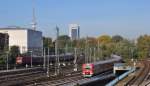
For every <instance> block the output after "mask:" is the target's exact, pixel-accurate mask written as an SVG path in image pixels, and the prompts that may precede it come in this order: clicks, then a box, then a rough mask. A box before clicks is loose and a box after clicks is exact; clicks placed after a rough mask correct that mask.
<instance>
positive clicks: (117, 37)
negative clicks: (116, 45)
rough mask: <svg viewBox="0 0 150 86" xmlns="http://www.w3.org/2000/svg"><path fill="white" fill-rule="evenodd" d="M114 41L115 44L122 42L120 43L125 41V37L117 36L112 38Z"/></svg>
mask: <svg viewBox="0 0 150 86" xmlns="http://www.w3.org/2000/svg"><path fill="white" fill-rule="evenodd" d="M112 41H113V42H120V41H123V37H122V36H120V35H115V36H113V37H112Z"/></svg>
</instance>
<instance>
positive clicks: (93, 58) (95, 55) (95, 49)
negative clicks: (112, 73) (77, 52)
mask: <svg viewBox="0 0 150 86" xmlns="http://www.w3.org/2000/svg"><path fill="white" fill-rule="evenodd" d="M93 53H94V58H93V59H94V62H95V59H96V55H95V53H96V49H95V47H94V52H93Z"/></svg>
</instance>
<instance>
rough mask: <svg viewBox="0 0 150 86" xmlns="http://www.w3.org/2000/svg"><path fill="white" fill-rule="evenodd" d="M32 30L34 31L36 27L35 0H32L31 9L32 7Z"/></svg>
mask: <svg viewBox="0 0 150 86" xmlns="http://www.w3.org/2000/svg"><path fill="white" fill-rule="evenodd" d="M32 17H33V19H32V28H33V30H36V25H37V22H36V16H35V0H33V7H32Z"/></svg>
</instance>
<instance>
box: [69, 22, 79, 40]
mask: <svg viewBox="0 0 150 86" xmlns="http://www.w3.org/2000/svg"><path fill="white" fill-rule="evenodd" d="M69 37H70V38H71V40H78V39H79V38H80V26H79V25H78V24H70V25H69Z"/></svg>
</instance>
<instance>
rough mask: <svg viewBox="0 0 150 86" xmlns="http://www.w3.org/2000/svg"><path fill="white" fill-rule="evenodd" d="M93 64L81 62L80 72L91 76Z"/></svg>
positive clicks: (85, 75)
mask: <svg viewBox="0 0 150 86" xmlns="http://www.w3.org/2000/svg"><path fill="white" fill-rule="evenodd" d="M93 67H94V65H93V64H83V65H82V70H83V71H82V74H83V76H84V77H91V76H93V69H94V68H93Z"/></svg>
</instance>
